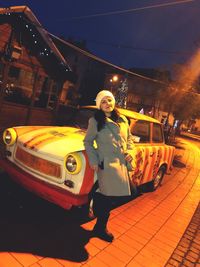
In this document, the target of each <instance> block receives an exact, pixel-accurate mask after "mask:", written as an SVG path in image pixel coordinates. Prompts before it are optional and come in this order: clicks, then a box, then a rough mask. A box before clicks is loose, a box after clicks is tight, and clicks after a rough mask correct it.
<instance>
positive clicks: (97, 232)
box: [93, 225, 114, 242]
mask: <svg viewBox="0 0 200 267" xmlns="http://www.w3.org/2000/svg"><path fill="white" fill-rule="evenodd" d="M93 235H94V236H96V237H99V238H100V239H102V240H104V241H107V242H112V241H113V239H114V236H113V234H112V233H111V232H109V231H108V229H107V228H101V227H98V226H97V225H95V226H94V229H93Z"/></svg>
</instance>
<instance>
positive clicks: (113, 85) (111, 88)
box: [110, 75, 119, 93]
mask: <svg viewBox="0 0 200 267" xmlns="http://www.w3.org/2000/svg"><path fill="white" fill-rule="evenodd" d="M118 79H119V77H118V75H113V77H112V78H111V79H110V83H111V87H110V90H111V92H112V93H113V89H114V87H115V84H116V82H117V81H118Z"/></svg>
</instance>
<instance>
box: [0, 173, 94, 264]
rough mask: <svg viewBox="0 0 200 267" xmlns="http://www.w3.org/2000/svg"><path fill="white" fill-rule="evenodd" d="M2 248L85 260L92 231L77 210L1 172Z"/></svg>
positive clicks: (72, 259)
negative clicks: (40, 195) (37, 193)
mask: <svg viewBox="0 0 200 267" xmlns="http://www.w3.org/2000/svg"><path fill="white" fill-rule="evenodd" d="M0 214H1V215H0V216H1V217H0V251H7V252H23V253H32V254H35V255H39V256H42V257H51V258H60V259H66V260H71V261H75V262H81V261H85V260H87V258H88V253H87V251H86V249H85V248H84V246H85V244H87V243H88V241H89V239H90V237H91V232H90V231H87V230H85V229H83V228H82V227H81V226H80V224H81V220H80V217H79V216H78V214H77V212H73V211H65V210H63V209H61V208H59V207H57V206H55V205H53V204H51V203H48V202H47V201H45V200H42V199H40V198H38V197H37V196H35V195H33V194H32V193H30V192H27V191H25V190H24V189H23V188H21V187H19V186H18V185H17V184H15V183H14V182H12V181H11V180H10V179H8V177H7V176H6V175H5V174H3V173H1V175H0Z"/></svg>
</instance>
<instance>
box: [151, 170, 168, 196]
mask: <svg viewBox="0 0 200 267" xmlns="http://www.w3.org/2000/svg"><path fill="white" fill-rule="evenodd" d="M165 171H166V168H165V167H160V169H159V170H158V172H157V174H156V177H155V178H154V179H153V180H152V181H151V182H150V190H151V191H155V190H156V189H157V188H158V187H159V186H160V184H161V182H162V179H163V176H164V174H165Z"/></svg>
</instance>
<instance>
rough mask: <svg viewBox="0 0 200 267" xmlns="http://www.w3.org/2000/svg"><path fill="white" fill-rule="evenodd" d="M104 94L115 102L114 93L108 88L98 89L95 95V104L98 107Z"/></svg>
mask: <svg viewBox="0 0 200 267" xmlns="http://www.w3.org/2000/svg"><path fill="white" fill-rule="evenodd" d="M105 96H110V97H111V98H112V99H113V100H114V103H115V98H114V95H113V94H112V93H111V92H110V91H108V90H102V91H100V92H99V93H98V94H97V96H96V99H95V101H96V106H97V108H98V109H100V104H101V100H102V99H103V98H104V97H105Z"/></svg>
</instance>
